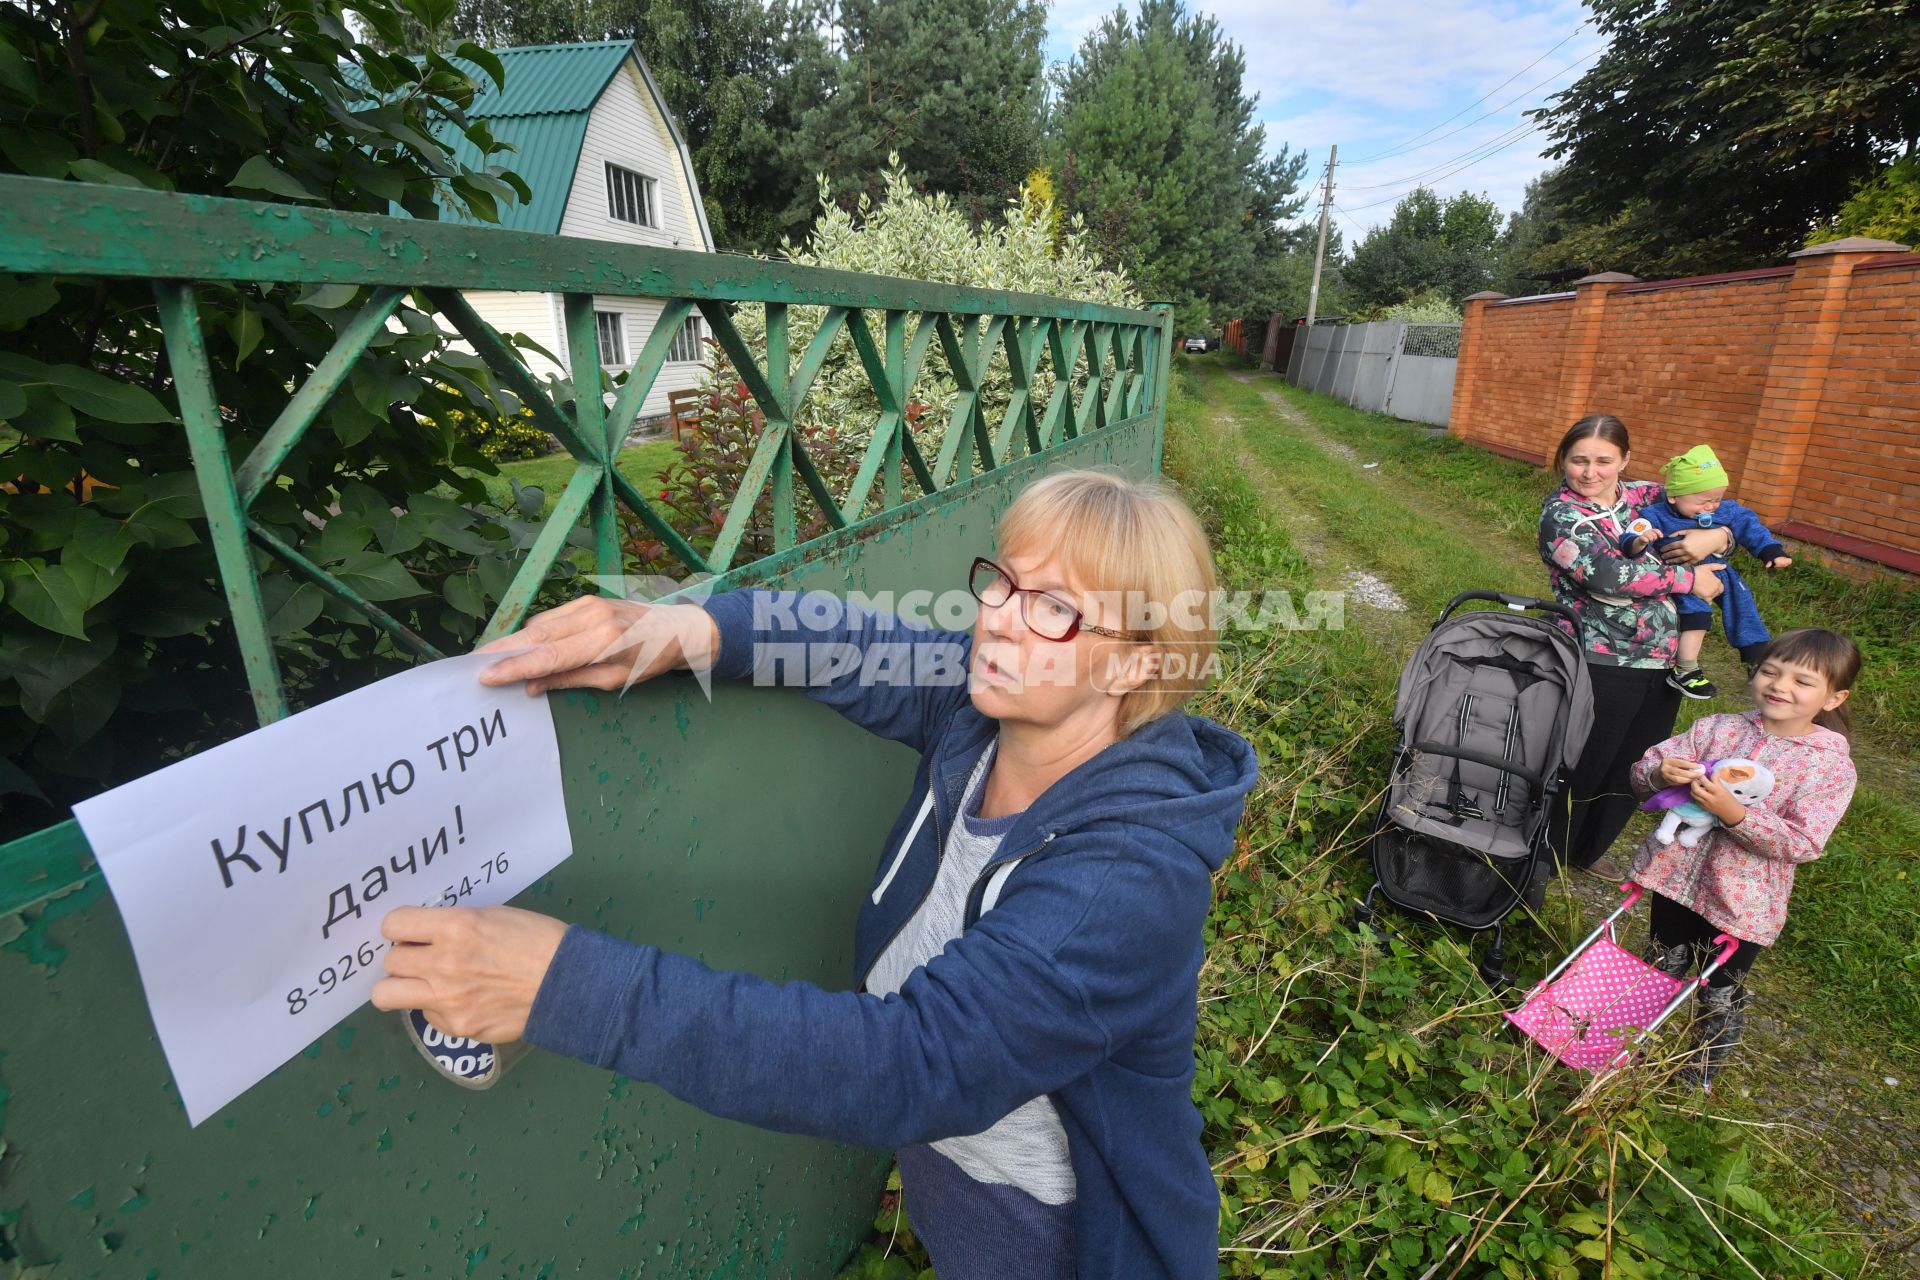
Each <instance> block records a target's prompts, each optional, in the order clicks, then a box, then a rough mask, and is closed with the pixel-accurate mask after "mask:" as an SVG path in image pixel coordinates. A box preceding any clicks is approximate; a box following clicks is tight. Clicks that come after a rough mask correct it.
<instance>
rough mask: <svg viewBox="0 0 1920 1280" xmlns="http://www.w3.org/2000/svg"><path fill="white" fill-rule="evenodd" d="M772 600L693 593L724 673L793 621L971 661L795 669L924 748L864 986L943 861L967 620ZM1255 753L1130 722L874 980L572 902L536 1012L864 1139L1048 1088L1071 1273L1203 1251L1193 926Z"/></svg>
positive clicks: (967, 1115) (536, 1034)
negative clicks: (762, 956) (820, 615)
mask: <svg viewBox="0 0 1920 1280" xmlns="http://www.w3.org/2000/svg"><path fill="white" fill-rule="evenodd" d="M756 599H758V600H759V602H760V603H761V605H762V606H763V607H762V608H760V609H758V610H756V608H755V603H756ZM784 601H785V603H787V604H789V605H790V603H791V597H790V596H789V597H785V598H784ZM782 603H783V598H782V597H778V596H772V595H768V594H765V593H752V592H733V593H729V594H725V595H720V596H715V597H714V598H712V599H710V600H709V601H707V602H706V609H707V611H708V613H709V614H710V616H712V618H713V619H714V621H715V623H717V624H718V627H719V631H720V652H719V656H718V659H717V661H716V663H715V667H714V670H715V672H716V673H717V674H718V675H720V676H723V677H730V678H735V679H738V678H743V677H746V676H748V675H751V674H753V673H754V671H755V665H756V655H757V656H758V660H759V665H760V671H761V674H762V677H763V678H765V677H767V676H768V675H770V674H771V673H772V663H771V661H770V654H769V651H768V650H766V649H764V648H761V647H760V646H766V645H777V644H784V645H791V644H794V643H813V644H829V645H844V644H851V645H853V646H855V647H857V648H859V649H861V650H866V649H868V648H869V647H870V646H872V645H874V644H888V645H899V646H903V647H904V648H903V650H901V651H902V652H906V656H907V657H909V658H911V657H913V656H914V654H913V653H912V652H910V650H913V649H919V648H921V647H922V646H936V647H938V648H939V649H940V650H941V651H943V652H944V653H945V654H946V655H947V657H948V658H949V659H954V660H957V662H958V670H959V672H960V673H961V678H959V679H958V681H957V683H955V682H949V683H947V684H945V685H943V686H933V687H930V686H928V685H925V684H921V685H892V684H886V683H870V684H867V685H864V686H863V685H862V683H861V682H860V681H859V679H858V678H857V677H858V671H857V669H856V670H855V671H853V672H850V673H848V674H847V675H844V676H841V677H839V678H838V679H836V680H834V681H833V682H832V683H830V684H826V685H821V686H817V687H810V688H808V689H807V691H806V692H807V694H808V696H810V697H812V698H815V699H817V700H818V701H821V702H824V703H826V704H828V705H829V706H832V707H833V708H834V709H835V710H837V711H839V712H840V713H841V714H842V715H844V716H846V717H847V718H848V719H850V720H852V721H853V722H854V723H856V724H859V725H861V726H862V727H864V728H866V729H868V730H869V731H871V732H873V733H877V734H879V735H881V736H882V737H885V738H890V739H892V740H894V741H897V742H903V743H905V744H907V745H908V746H910V747H913V748H914V749H915V750H917V751H919V752H920V753H921V759H920V765H919V768H918V770H917V771H916V773H915V775H914V781H913V790H912V792H911V794H910V795H909V796H908V797H907V802H906V804H905V805H904V806H903V807H902V809H901V812H900V817H899V818H898V820H896V821H895V823H894V827H893V831H892V833H891V834H890V835H889V837H888V841H887V847H886V850H885V851H884V854H883V856H882V857H881V858H880V859H879V860H878V862H877V863H876V866H875V869H874V890H873V892H871V893H869V894H868V896H867V898H866V899H865V900H864V901H863V902H862V904H861V911H860V917H859V922H858V925H857V928H856V933H855V941H854V957H855V960H854V963H855V969H854V978H855V984H856V987H859V986H862V985H863V984H864V982H865V978H866V974H867V971H868V970H869V969H870V968H871V967H872V966H873V963H874V961H875V960H876V959H877V958H878V957H879V955H880V952H881V951H882V950H883V949H884V948H885V947H886V945H887V944H888V942H889V941H891V940H892V938H893V936H894V935H895V934H896V933H898V932H899V930H900V929H901V927H902V926H903V925H905V924H906V922H907V920H908V919H909V918H910V917H911V916H912V915H913V913H914V911H915V910H916V909H917V908H918V906H919V904H920V902H921V900H922V899H923V898H925V897H926V895H927V893H928V892H929V891H930V890H931V888H932V887H933V881H934V873H935V871H936V869H937V868H938V865H939V861H940V857H941V851H942V850H943V849H944V848H945V845H946V837H947V827H948V824H950V823H951V822H953V821H954V819H955V817H956V815H957V813H958V811H959V807H960V804H961V800H962V791H963V789H964V787H965V784H966V780H967V773H968V769H969V767H970V766H971V765H972V764H973V763H974V762H975V761H976V760H977V759H978V758H979V755H980V752H981V751H982V750H984V749H985V747H986V745H987V742H988V741H989V739H991V738H992V736H993V735H994V734H995V733H996V732H997V725H996V724H995V722H994V721H992V720H990V719H988V718H987V717H985V716H982V715H981V714H980V713H979V712H978V711H977V710H975V709H974V707H973V703H972V701H971V700H970V699H969V697H968V696H967V686H966V682H965V679H964V672H965V670H966V658H967V655H968V653H969V652H970V650H971V643H972V642H971V639H970V638H969V637H967V636H964V635H960V634H956V633H952V632H941V631H932V630H928V629H924V628H920V627H915V626H912V625H910V624H908V623H905V622H903V621H901V620H899V619H897V618H893V617H889V616H886V615H876V614H873V613H869V612H865V611H858V610H852V609H843V610H841V611H840V615H839V617H838V619H837V620H835V621H834V622H832V623H830V624H828V625H809V624H808V622H807V621H806V614H807V611H805V610H793V609H791V608H790V607H787V608H782V607H780V606H781V604H782ZM927 652H929V653H930V652H932V650H928V651H927ZM922 656H925V655H924V654H923V655H922ZM947 667H948V669H949V670H951V669H952V663H951V662H949V663H948V664H947ZM906 669H907V670H912V669H914V668H913V667H912V666H911V665H909V666H908V667H907V668H906ZM1254 772H1255V767H1254V756H1253V750H1252V748H1250V747H1249V746H1248V745H1247V743H1246V741H1245V740H1244V739H1242V738H1241V737H1239V735H1237V734H1234V733H1231V732H1229V731H1228V730H1226V729H1223V728H1221V727H1220V726H1218V725H1216V724H1214V723H1212V722H1211V721H1208V720H1203V719H1199V718H1197V717H1194V716H1189V715H1186V714H1184V713H1179V712H1176V713H1174V714H1171V715H1167V716H1163V717H1160V718H1159V719H1156V720H1153V721H1150V722H1149V723H1147V724H1145V725H1143V726H1141V727H1140V728H1139V729H1138V730H1136V731H1135V732H1134V733H1133V734H1132V735H1130V736H1129V737H1127V738H1126V739H1124V740H1122V741H1120V742H1117V743H1115V744H1113V745H1112V746H1110V747H1108V748H1106V749H1105V750H1104V751H1102V752H1101V753H1100V754H1099V755H1097V756H1095V757H1094V758H1093V759H1091V760H1089V761H1087V762H1086V763H1084V764H1082V765H1081V766H1079V767H1078V768H1077V769H1075V770H1073V772H1071V773H1069V774H1068V775H1067V776H1066V777H1064V778H1062V779H1061V780H1060V781H1059V782H1057V783H1055V784H1054V785H1053V786H1052V787H1050V788H1048V789H1047V791H1046V792H1045V793H1044V794H1042V795H1041V796H1040V798H1039V799H1038V800H1036V801H1035V802H1034V804H1033V805H1032V807H1031V808H1029V809H1028V810H1027V811H1026V812H1025V813H1024V814H1022V815H1021V816H1020V819H1019V821H1018V822H1017V823H1016V824H1015V825H1014V827H1013V829H1012V830H1011V831H1010V832H1008V833H1007V835H1006V837H1005V838H1004V839H1003V840H1002V842H1001V846H1000V852H999V853H998V854H997V855H996V856H995V858H994V860H993V861H992V862H990V863H989V864H988V865H987V867H986V868H985V869H984V870H983V871H982V872H981V875H980V878H979V879H978V880H977V881H976V882H975V884H974V886H973V888H972V890H971V892H970V893H969V896H968V902H967V913H966V917H965V918H966V932H965V934H964V935H963V936H962V937H960V938H959V939H957V940H956V941H954V942H953V943H951V944H949V945H948V946H947V948H946V949H945V951H943V952H942V953H941V954H940V955H938V956H936V957H934V959H932V960H931V961H929V962H928V963H927V964H926V965H925V966H924V967H923V968H921V969H919V970H917V971H915V972H914V974H913V975H912V976H911V977H910V978H909V979H908V980H907V983H906V985H905V986H904V987H902V988H901V990H900V991H899V992H897V993H895V994H893V995H889V996H887V997H885V998H884V999H882V998H876V997H874V996H872V995H868V994H865V993H864V992H862V991H859V990H855V991H824V990H822V989H820V988H818V987H815V986H812V985H810V984H807V983H803V982H788V983H777V982H770V981H767V980H765V979H762V978H757V977H753V976H751V975H748V974H743V973H723V972H716V971H715V970H712V969H709V968H708V967H707V966H705V965H703V964H701V963H699V962H698V961H696V960H693V959H690V958H688V957H686V956H681V955H674V954H671V953H669V952H665V951H662V950H660V949H659V948H658V947H653V946H646V945H640V944H635V943H629V942H622V941H618V940H615V939H613V938H609V937H606V936H605V935H603V934H599V933H594V932H592V931H589V930H586V929H582V928H581V927H579V926H578V925H575V926H573V927H571V928H569V929H568V930H567V933H566V937H565V939H564V940H563V941H562V942H561V944H560V950H559V952H558V953H557V954H556V955H555V956H554V960H553V965H552V967H551V968H550V969H549V970H548V971H547V976H546V979H545V981H544V982H543V984H542V985H541V988H540V993H539V996H538V998H537V999H536V1000H535V1002H534V1006H533V1011H532V1014H531V1016H530V1017H529V1018H528V1021H527V1031H526V1038H527V1040H528V1041H529V1042H531V1043H533V1044H537V1045H539V1046H541V1047H542V1048H546V1049H550V1050H553V1051H555V1052H558V1053H565V1054H568V1055H570V1056H572V1057H576V1058H580V1059H583V1060H585V1061H587V1062H591V1063H594V1064H595V1065H598V1066H602V1067H607V1068H611V1069H612V1070H615V1071H618V1072H619V1073H620V1074H622V1075H625V1076H629V1077H632V1078H634V1079H638V1080H646V1081H650V1082H652V1083H654V1084H657V1085H660V1086H661V1087H662V1088H664V1089H666V1090H667V1091H668V1092H669V1093H671V1094H673V1095H674V1096H675V1097H677V1098H681V1099H683V1100H685V1101H687V1102H690V1103H692V1104H693V1105H695V1106H697V1107H699V1108H701V1109H702V1110H704V1111H708V1112H710V1113H712V1114H714V1115H718V1116H724V1117H727V1118H730V1119H735V1120H743V1121H746V1122H748V1123H750V1124H757V1125H760V1126H762V1127H764V1128H768V1129H776V1130H780V1131H782V1132H787V1133H804V1134H811V1135H814V1136H816V1137H822V1138H828V1139H832V1140H834V1141H838V1142H848V1143H856V1144H859V1145H863V1146H873V1147H887V1148H893V1147H900V1146H904V1145H907V1144H909V1143H922V1142H932V1141H935V1140H937V1139H940V1138H948V1137H954V1136H958V1135H962V1134H973V1133H978V1132H980V1131H982V1130H984V1129H986V1128H988V1127H989V1126H990V1125H992V1124H993V1123H995V1122H996V1121H998V1120H999V1119H1000V1118H1001V1117H1002V1116H1004V1115H1006V1114H1007V1113H1008V1112H1010V1111H1012V1110H1013V1109H1014V1108H1015V1107H1017V1106H1019V1105H1021V1104H1022V1103H1024V1102H1027V1101H1029V1100H1030V1099H1032V1098H1036V1097H1038V1096H1040V1095H1041V1094H1047V1095H1050V1096H1051V1097H1052V1099H1053V1102H1054V1106H1055V1108H1056V1110H1057V1111H1058V1112H1059V1115H1060V1122H1061V1125H1062V1126H1063V1127H1064V1129H1065V1130H1066V1134H1067V1145H1068V1153H1069V1156H1070V1158H1071V1160H1072V1163H1073V1171H1074V1177H1075V1181H1076V1184H1077V1198H1076V1201H1075V1210H1074V1212H1075V1247H1076V1251H1077V1270H1078V1276H1079V1280H1106V1278H1108V1277H1113V1278H1116V1280H1117V1278H1120V1277H1124V1278H1125V1280H1151V1278H1153V1277H1177V1278H1178V1280H1197V1278H1198V1277H1202V1276H1207V1277H1211V1276H1214V1275H1216V1274H1218V1268H1219V1262H1218V1257H1219V1253H1218V1244H1219V1192H1218V1189H1217V1187H1216V1186H1215V1184H1214V1180H1213V1171H1212V1169H1211V1167H1210V1166H1209V1164H1208V1161H1207V1155H1206V1151H1205V1149H1204V1148H1203V1147H1202V1146H1201V1142H1200V1125H1201V1122H1200V1113H1199V1110H1198V1109H1197V1108H1196V1107H1195V1106H1194V1104H1193V1098H1192V1091H1193V1072H1194V1055H1193V1042H1194V1031H1195V1023H1196V1018H1197V1011H1198V981H1199V973H1200V964H1201V960H1202V959H1203V953H1204V948H1203V946H1202V942H1201V929H1202V926H1203V925H1204V924H1205V922H1206V918H1207V912H1208V909H1209V907H1210V904H1211V900H1212V888H1213V886H1212V874H1213V872H1214V871H1215V870H1216V869H1217V868H1218V867H1219V866H1220V864H1221V863H1222V862H1223V861H1224V860H1225V859H1226V856H1227V854H1228V853H1229V852H1230V851H1231V850H1232V848H1233V837H1234V829H1235V827H1236V826H1237V825H1238V823H1239V820H1240V812H1241V808H1242V805H1243V804H1244V802H1245V798H1246V794H1247V791H1248V790H1249V789H1250V788H1251V787H1252V786H1253V781H1254ZM923 810H925V812H924V813H923ZM910 832H911V839H910V840H909V833H910ZM903 842H906V847H904V848H902V847H901V846H902V843H903ZM1010 862H1017V863H1018V864H1019V865H1018V866H1017V868H1015V869H1014V870H1013V871H1012V872H1011V873H1009V874H1006V875H1004V876H1001V877H1000V878H999V883H998V884H997V886H996V887H997V888H998V891H999V892H998V898H997V900H996V901H995V902H994V903H993V904H992V907H991V909H990V910H987V911H985V912H984V913H983V912H982V896H983V891H984V888H985V886H986V884H987V883H988V882H989V881H990V880H994V879H995V873H996V871H997V870H999V869H1000V868H1001V867H1002V866H1003V865H1005V864H1007V863H1010ZM983 1229H991V1227H990V1225H988V1224H983Z"/></svg>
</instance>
